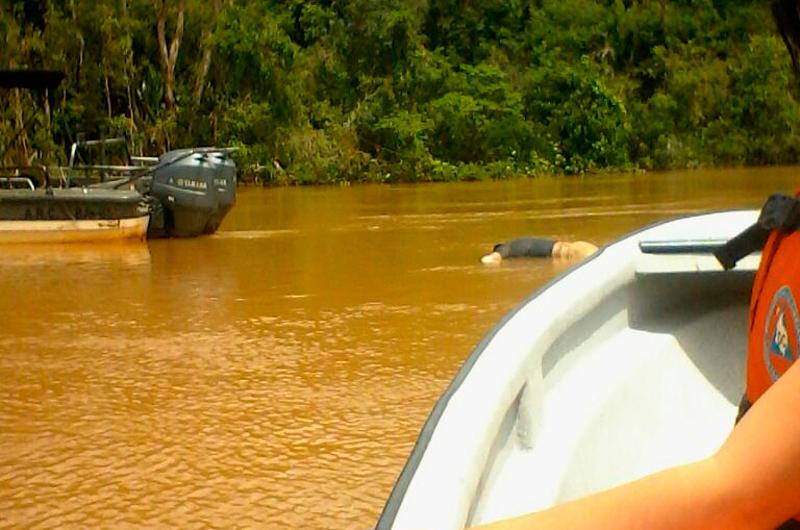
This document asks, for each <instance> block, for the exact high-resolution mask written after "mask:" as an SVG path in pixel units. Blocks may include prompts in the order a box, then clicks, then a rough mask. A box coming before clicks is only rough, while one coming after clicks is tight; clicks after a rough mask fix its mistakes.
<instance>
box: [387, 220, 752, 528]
mask: <svg viewBox="0 0 800 530" xmlns="http://www.w3.org/2000/svg"><path fill="white" fill-rule="evenodd" d="M756 217H757V212H754V211H736V212H723V213H717V214H709V215H702V216H693V217H688V218H685V219H681V220H676V221H670V222H666V223H663V224H661V225H657V226H655V227H651V228H649V229H645V230H643V231H641V232H639V233H636V234H633V235H630V236H628V237H626V238H624V239H622V240H620V241H618V242H617V243H614V244H612V245H609V246H607V247H605V248H604V249H603V250H602V251H601V252H600V253H598V254H597V255H595V256H594V257H593V258H591V259H589V260H587V261H585V262H583V263H582V264H579V265H577V266H576V267H574V268H573V269H571V270H569V271H567V272H566V273H565V274H564V275H563V276H562V277H559V278H557V279H555V280H554V281H553V282H551V283H550V284H548V285H546V286H544V287H543V288H542V289H541V290H539V291H538V292H537V293H534V294H533V295H532V296H531V297H529V298H528V299H527V300H525V301H523V302H522V303H521V304H520V305H519V306H518V307H517V308H516V309H515V310H514V311H512V312H511V313H510V314H509V315H507V316H506V317H505V318H504V319H503V320H502V321H501V322H499V323H498V324H497V326H495V328H494V329H493V330H492V331H491V332H490V333H489V334H488V335H487V336H486V337H485V338H484V339H483V340H482V341H481V343H480V344H479V345H478V346H477V347H476V349H475V351H473V352H472V354H471V355H470V356H469V357H468V358H467V360H466V361H465V363H464V365H463V367H462V368H461V370H460V372H459V373H458V374H457V375H456V377H455V379H454V380H453V382H452V383H451V385H450V387H449V388H448V389H447V391H446V392H445V394H444V395H443V396H442V398H440V400H439V402H438V403H437V405H436V407H434V410H433V411H432V412H431V415H430V416H429V419H428V421H427V423H426V424H425V426H424V427H423V429H422V433H421V434H420V437H419V439H418V441H417V444H416V446H415V448H414V451H413V452H412V455H411V457H410V458H409V461H408V463H407V464H406V468H405V469H404V470H403V472H402V473H401V476H400V478H399V479H398V481H397V484H396V485H395V490H394V491H393V492H392V496H390V498H389V501H388V502H387V505H386V507H385V508H384V513H383V514H382V517H381V520H380V521H379V523H378V528H395V529H399V528H404V529H405V528H408V529H410V528H422V527H430V528H442V529H458V528H464V527H465V526H471V525H475V524H479V523H486V522H490V521H494V520H497V519H502V518H507V517H513V516H516V515H521V514H524V513H529V512H532V511H536V510H540V509H544V508H547V507H551V506H554V505H556V504H559V503H562V502H565V501H568V500H571V499H575V498H579V497H582V496H585V495H587V494H590V493H593V492H596V491H599V490H602V489H606V488H608V487H612V486H614V485H618V484H621V483H624V482H628V481H631V480H634V479H636V478H640V477H642V476H644V475H647V474H649V473H652V472H655V471H658V470H660V469H664V468H667V467H670V466H674V465H678V464H682V463H688V462H690V461H694V460H698V459H701V458H704V457H706V456H709V455H711V454H713V452H715V451H716V450H717V449H718V448H719V446H720V445H721V444H722V443H723V442H724V440H725V438H726V437H727V436H728V434H729V433H730V431H731V429H732V427H733V424H734V421H735V416H736V412H737V408H738V403H739V400H740V398H741V394H742V391H743V388H744V365H745V352H746V343H747V317H748V315H747V312H748V306H749V295H750V288H751V285H752V280H753V276H754V273H755V270H756V269H757V267H758V262H759V259H760V256H758V255H751V256H748V257H747V258H745V259H744V260H742V261H740V263H739V265H738V266H737V267H736V268H735V269H733V270H730V271H723V270H722V267H721V266H720V264H719V263H718V262H717V261H716V258H714V256H713V255H711V254H710V253H709V252H708V250H707V249H710V248H716V246H718V245H719V244H720V243H721V242H724V241H727V240H728V239H730V238H731V237H733V236H734V235H736V234H738V233H739V232H741V231H742V230H744V229H745V228H747V227H748V226H750V225H751V224H752V223H754V222H755V219H756ZM698 235H700V236H701V237H702V238H703V240H702V241H699V244H696V243H698V241H697V240H696V238H697V237H698ZM652 248H656V249H661V250H658V251H651V250H648V249H652ZM683 248H688V249H691V250H690V251H685V250H681V249H683ZM643 249H644V250H643ZM664 249H667V251H666V252H664V251H663V250H664ZM670 249H672V250H675V249H677V251H675V252H671V251H670ZM703 249H706V250H703Z"/></svg>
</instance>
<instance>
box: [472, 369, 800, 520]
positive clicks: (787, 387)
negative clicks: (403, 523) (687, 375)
mask: <svg viewBox="0 0 800 530" xmlns="http://www.w3.org/2000/svg"><path fill="white" fill-rule="evenodd" d="M798 513H800V362H798V363H795V364H794V365H793V366H792V367H791V368H790V369H789V370H788V371H787V372H786V373H785V374H784V376H783V377H782V378H781V379H779V380H778V382H777V383H775V384H774V385H773V386H772V387H771V388H770V389H769V390H768V391H767V392H766V393H765V394H764V395H763V396H762V397H761V399H759V400H758V401H757V402H756V403H755V404H754V405H753V407H752V408H751V409H750V411H749V412H748V413H747V415H746V416H745V417H744V418H743V419H742V421H741V422H740V423H739V424H738V425H737V426H736V427H735V428H734V430H733V432H732V433H731V435H730V436H729V437H728V439H727V440H726V441H725V443H724V444H723V445H722V447H721V448H720V450H719V451H718V452H717V453H716V454H715V455H713V456H712V457H710V458H708V459H706V460H701V461H699V462H696V463H693V464H688V465H685V466H680V467H676V468H672V469H669V470H666V471H662V472H660V473H656V474H654V475H650V476H648V477H645V478H643V479H641V480H638V481H635V482H632V483H630V484H626V485H624V486H620V487H617V488H614V489H611V490H608V491H605V492H602V493H598V494H596V495H592V496H590V497H586V498H584V499H581V500H577V501H573V502H569V503H566V504H563V505H560V506H557V507H555V508H552V509H549V510H545V511H542V512H537V513H533V514H529V515H524V516H521V517H517V518H514V519H508V520H505V521H499V522H497V523H492V524H489V525H486V526H481V527H476V528H481V529H483V530H490V529H491V530H523V529H530V530H545V529H560V530H568V529H578V528H581V529H583V528H592V529H595V530H606V529H608V530H611V529H614V530H618V529H642V530H644V529H647V530H667V529H681V530H684V529H698V530H700V529H708V528H720V529H727V530H737V529H748V530H750V529H753V530H755V529H770V530H771V529H774V528H776V527H777V526H779V525H780V524H782V523H783V522H785V521H786V520H788V519H791V518H792V517H794V516H795V515H797V514H798Z"/></svg>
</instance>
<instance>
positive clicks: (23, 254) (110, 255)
mask: <svg viewBox="0 0 800 530" xmlns="http://www.w3.org/2000/svg"><path fill="white" fill-rule="evenodd" d="M149 263H150V250H149V249H148V247H147V244H146V243H143V242H139V241H135V242H124V243H109V242H103V243H96V244H92V243H66V244H50V245H43V244H31V245H25V244H15V245H5V246H3V247H2V249H0V268H8V267H14V266H21V267H24V266H27V267H45V268H47V267H51V266H53V265H62V266H69V265H70V264H73V265H75V264H80V265H82V266H84V265H89V264H95V265H97V266H100V267H102V266H106V265H108V264H115V265H120V266H130V267H136V266H141V265H147V264H149Z"/></svg>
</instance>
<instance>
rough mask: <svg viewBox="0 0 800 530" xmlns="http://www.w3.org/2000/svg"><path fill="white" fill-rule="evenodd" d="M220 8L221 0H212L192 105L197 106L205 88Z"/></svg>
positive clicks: (204, 32)
mask: <svg viewBox="0 0 800 530" xmlns="http://www.w3.org/2000/svg"><path fill="white" fill-rule="evenodd" d="M221 7H222V0H214V14H213V16H212V19H211V23H210V24H209V27H207V28H206V29H205V30H204V31H203V56H202V58H201V59H200V65H199V67H198V69H197V78H196V79H195V84H194V103H195V105H199V104H200V101H201V100H202V99H203V91H204V90H205V87H206V77H208V69H209V68H210V67H211V51H212V50H211V34H212V33H213V32H214V27H215V26H216V23H217V15H219V11H220V9H221Z"/></svg>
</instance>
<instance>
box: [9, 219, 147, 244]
mask: <svg viewBox="0 0 800 530" xmlns="http://www.w3.org/2000/svg"><path fill="white" fill-rule="evenodd" d="M149 221H150V216H149V215H143V216H140V217H131V218H128V219H82V220H66V221H51V220H35V221H0V244H16V243H86V242H94V241H98V242H99V241H144V239H145V237H146V235H147V226H148V223H149Z"/></svg>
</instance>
